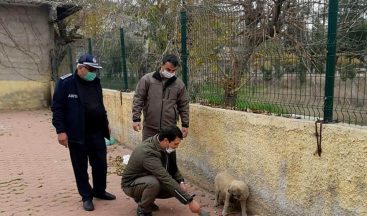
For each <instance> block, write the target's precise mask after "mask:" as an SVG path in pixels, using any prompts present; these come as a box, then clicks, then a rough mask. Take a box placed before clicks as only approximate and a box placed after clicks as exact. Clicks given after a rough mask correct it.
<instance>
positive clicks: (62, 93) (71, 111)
mask: <svg viewBox="0 0 367 216" xmlns="http://www.w3.org/2000/svg"><path fill="white" fill-rule="evenodd" d="M76 76H77V74H76V73H74V74H67V75H64V76H62V77H60V79H59V80H58V82H57V84H56V89H55V92H54V95H53V100H52V106H51V110H52V113H53V115H52V124H53V125H54V126H55V128H56V132H57V133H58V134H59V133H63V132H65V133H66V134H67V135H68V140H69V141H71V142H76V143H80V144H84V140H85V124H84V105H83V104H84V103H83V101H82V100H83V99H82V98H81V97H80V94H79V91H78V86H77V82H78V80H77V77H76ZM92 82H94V83H95V87H96V88H97V89H98V92H99V94H98V95H99V97H100V99H101V101H102V103H103V96H102V87H101V83H100V80H99V78H96V79H95V80H94V81H92ZM103 108H104V105H103ZM104 109H105V108H104ZM102 128H104V129H103V135H104V137H106V138H108V139H109V138H110V134H109V129H108V120H107V112H106V121H105V125H104V126H103V127H102Z"/></svg>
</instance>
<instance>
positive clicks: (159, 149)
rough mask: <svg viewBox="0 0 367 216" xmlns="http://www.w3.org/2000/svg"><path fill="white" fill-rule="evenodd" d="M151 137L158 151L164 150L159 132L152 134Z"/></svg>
mask: <svg viewBox="0 0 367 216" xmlns="http://www.w3.org/2000/svg"><path fill="white" fill-rule="evenodd" d="M150 139H151V143H153V145H154V146H155V147H156V148H157V150H158V151H164V149H163V148H162V147H161V145H160V143H159V140H158V134H157V135H154V136H152V137H151V138H150Z"/></svg>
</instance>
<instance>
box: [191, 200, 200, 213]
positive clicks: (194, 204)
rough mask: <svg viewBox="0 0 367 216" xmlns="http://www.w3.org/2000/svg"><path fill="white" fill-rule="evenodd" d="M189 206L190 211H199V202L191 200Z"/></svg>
mask: <svg viewBox="0 0 367 216" xmlns="http://www.w3.org/2000/svg"><path fill="white" fill-rule="evenodd" d="M189 208H190V211H191V212H192V213H197V214H199V213H200V204H199V203H198V202H196V201H195V200H193V201H191V202H190V203H189Z"/></svg>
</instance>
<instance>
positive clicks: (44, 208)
mask: <svg viewBox="0 0 367 216" xmlns="http://www.w3.org/2000/svg"><path fill="white" fill-rule="evenodd" d="M56 139H57V137H56V134H55V130H54V128H53V126H52V124H51V112H50V111H49V110H47V109H44V110H33V111H21V112H19V111H17V112H15V111H8V112H1V113H0V215H1V216H13V215H14V216H19V215H21V216H29V215H37V216H38V215H52V216H73V215H75V216H76V215H78V216H83V215H108V216H133V215H136V204H135V202H134V201H133V200H132V199H130V198H129V197H127V196H126V195H125V194H124V193H123V192H122V190H121V188H120V181H121V177H120V176H118V175H116V174H115V170H116V169H115V167H114V163H113V162H114V161H116V160H115V159H116V157H117V156H122V155H125V154H130V153H131V150H130V149H127V148H125V147H124V146H123V145H120V144H115V145H112V146H108V158H109V175H108V177H107V181H108V183H107V191H109V192H111V193H113V194H115V195H116V196H117V199H116V200H113V201H104V200H98V199H95V200H94V205H95V211H93V212H86V211H84V210H83V208H82V202H81V199H80V196H79V194H78V193H77V189H76V184H75V179H74V175H73V171H72V167H71V162H70V157H69V151H68V149H66V148H65V147H63V146H61V145H59V144H58V143H57V141H56ZM189 191H190V192H191V193H195V194H196V197H195V199H196V200H197V201H199V202H200V203H201V205H202V206H203V208H204V209H205V210H207V211H209V212H210V215H220V214H219V213H218V212H220V209H218V208H214V207H213V203H214V201H213V199H214V197H213V195H212V194H210V193H208V192H206V191H203V190H201V189H200V188H198V187H196V186H194V185H190V187H189ZM156 203H157V204H158V206H159V207H160V211H158V212H155V213H154V215H156V216H168V215H175V216H188V215H194V214H192V213H191V212H190V211H189V210H188V207H187V206H184V205H182V204H181V203H179V201H178V200H176V199H175V198H171V199H168V200H157V201H156Z"/></svg>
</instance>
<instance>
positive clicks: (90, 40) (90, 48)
mask: <svg viewBox="0 0 367 216" xmlns="http://www.w3.org/2000/svg"><path fill="white" fill-rule="evenodd" d="M88 53H89V54H91V55H93V49H92V38H88Z"/></svg>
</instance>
